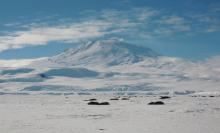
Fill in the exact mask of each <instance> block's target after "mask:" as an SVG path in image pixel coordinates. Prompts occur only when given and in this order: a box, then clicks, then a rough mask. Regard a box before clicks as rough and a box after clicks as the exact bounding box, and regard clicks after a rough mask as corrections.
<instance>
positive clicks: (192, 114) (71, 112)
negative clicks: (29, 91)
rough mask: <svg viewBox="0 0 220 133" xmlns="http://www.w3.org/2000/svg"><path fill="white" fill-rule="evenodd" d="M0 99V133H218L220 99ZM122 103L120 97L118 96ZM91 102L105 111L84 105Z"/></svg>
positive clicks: (92, 96) (138, 97)
mask: <svg viewBox="0 0 220 133" xmlns="http://www.w3.org/2000/svg"><path fill="white" fill-rule="evenodd" d="M114 97H115V96H113V95H105V94H98V95H68V96H64V95H42V94H36V95H0V114H1V116H0V132H1V133H219V132H220V104H219V103H220V97H209V96H207V97H191V96H189V95H185V96H174V97H172V98H171V99H164V100H162V101H163V102H164V103H165V105H148V103H149V102H151V101H158V100H160V99H159V96H145V95H144V96H141V95H140V96H136V97H134V96H133V97H130V100H117V101H111V100H110V99H111V98H114ZM121 97H123V96H121ZM90 98H97V100H98V101H99V102H102V101H107V102H110V105H105V106H96V105H87V103H88V101H84V100H87V99H90Z"/></svg>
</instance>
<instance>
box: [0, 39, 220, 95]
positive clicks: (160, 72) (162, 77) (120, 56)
mask: <svg viewBox="0 0 220 133" xmlns="http://www.w3.org/2000/svg"><path fill="white" fill-rule="evenodd" d="M27 67H28V68H31V69H21V68H20V69H18V70H16V69H15V68H14V69H15V70H13V69H12V70H2V73H5V74H1V73H0V87H1V88H4V90H16V91H17V90H19V91H49V90H50V91H73V90H96V91H111V90H124V91H125V90H126V91H144V92H149V91H165V92H168V91H170V90H173V91H174V92H177V93H178V94H180V93H179V91H183V92H184V91H186V93H188V92H193V91H218V89H219V88H218V86H220V82H219V81H220V76H219V75H220V71H218V70H219V69H213V66H210V65H209V63H201V62H200V63H195V62H191V61H187V60H184V59H180V58H173V57H165V56H161V55H159V54H157V53H156V52H154V51H153V50H151V49H149V48H146V47H139V46H136V45H132V44H128V43H125V42H121V41H118V40H115V39H110V40H102V41H95V42H90V43H87V44H85V45H82V46H81V47H79V48H76V49H69V50H67V51H64V52H63V53H61V54H59V55H56V56H54V57H50V58H46V59H45V58H44V59H40V60H37V61H34V62H32V63H31V65H28V66H27ZM21 70H31V71H24V73H22V72H23V71H21ZM8 73H9V74H8ZM15 85H16V88H15V87H14V86H15ZM181 94H183V93H181ZM184 94H185V93H184Z"/></svg>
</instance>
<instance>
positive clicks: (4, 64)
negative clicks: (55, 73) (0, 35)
mask: <svg viewBox="0 0 220 133" xmlns="http://www.w3.org/2000/svg"><path fill="white" fill-rule="evenodd" d="M44 59H46V58H38V59H20V60H0V67H1V68H14V67H16V68H17V67H25V66H28V65H30V64H31V63H32V62H34V61H38V60H44Z"/></svg>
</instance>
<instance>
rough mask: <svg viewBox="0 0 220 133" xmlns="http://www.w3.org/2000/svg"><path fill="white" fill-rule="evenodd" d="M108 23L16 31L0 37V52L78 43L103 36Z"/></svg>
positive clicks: (86, 23) (84, 23)
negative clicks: (53, 42)
mask: <svg viewBox="0 0 220 133" xmlns="http://www.w3.org/2000/svg"><path fill="white" fill-rule="evenodd" d="M108 27H109V24H108V23H103V22H102V21H90V22H82V23H77V24H71V25H68V26H65V25H60V26H52V27H38V28H31V29H29V30H27V31H17V32H14V33H11V34H9V35H7V36H1V37H0V51H3V50H7V49H17V48H22V47H26V46H30V45H46V44H47V43H48V42H51V41H66V42H78V41H80V40H85V39H89V38H95V37H101V36H103V35H105V34H106V33H105V29H107V28H108Z"/></svg>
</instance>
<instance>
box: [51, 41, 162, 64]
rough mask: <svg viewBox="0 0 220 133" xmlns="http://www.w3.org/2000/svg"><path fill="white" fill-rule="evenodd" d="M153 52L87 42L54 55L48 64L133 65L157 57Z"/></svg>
mask: <svg viewBox="0 0 220 133" xmlns="http://www.w3.org/2000/svg"><path fill="white" fill-rule="evenodd" d="M158 56H159V55H158V54H157V53H156V52H154V51H153V50H151V49H149V48H146V47H138V46H135V45H131V44H128V43H125V42H121V41H118V40H114V39H110V40H105V41H95V42H89V43H87V44H85V45H83V46H81V47H79V48H76V49H69V50H67V51H65V52H63V53H61V54H59V55H56V56H54V57H52V58H50V59H48V62H49V63H51V64H60V65H61V66H65V67H66V66H77V65H83V66H88V65H93V66H94V65H98V66H101V65H102V66H106V67H108V66H116V65H122V64H133V63H137V62H140V61H143V60H144V59H146V58H148V57H155V58H156V57H158Z"/></svg>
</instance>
